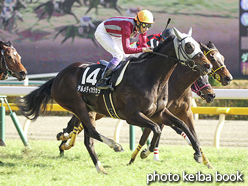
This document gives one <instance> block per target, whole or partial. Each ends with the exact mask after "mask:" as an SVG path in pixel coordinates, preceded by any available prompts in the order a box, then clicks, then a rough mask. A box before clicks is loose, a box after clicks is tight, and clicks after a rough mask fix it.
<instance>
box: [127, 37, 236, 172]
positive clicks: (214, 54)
mask: <svg viewBox="0 0 248 186" xmlns="http://www.w3.org/2000/svg"><path fill="white" fill-rule="evenodd" d="M201 48H202V50H203V51H204V53H205V55H207V56H208V59H209V60H210V62H211V63H212V64H213V72H214V73H218V74H212V76H213V77H214V78H217V81H219V82H221V83H222V85H223V86H226V85H228V84H230V83H231V81H232V79H233V78H232V75H231V74H230V72H229V71H228V69H227V68H226V66H225V64H224V57H223V56H222V55H221V54H220V53H219V51H218V50H217V48H216V47H215V46H214V44H213V43H212V42H209V43H208V44H207V45H204V44H201ZM179 74H180V73H179ZM191 74H192V73H191ZM188 75H189V74H188ZM179 76H180V75H179ZM179 76H178V75H176V74H172V76H171V78H180V77H179ZM191 84H192V83H191ZM191 84H190V83H189V82H184V83H183V84H181V86H180V89H176V87H175V86H174V84H169V90H171V92H172V94H169V100H171V102H170V101H169V102H168V104H167V107H168V109H169V111H171V112H172V113H173V114H174V115H175V116H177V117H178V118H179V119H181V120H183V121H184V122H185V123H186V124H187V126H188V127H189V129H190V131H191V132H192V134H193V135H194V137H195V138H196V139H197V135H196V132H195V129H194V120H193V113H192V111H191V98H192V93H191V91H190V85H191ZM170 86H171V87H173V88H170ZM163 127H164V125H162V128H163ZM172 128H173V129H174V130H175V131H176V132H177V133H178V134H180V135H182V136H183V137H184V139H185V140H186V141H187V142H188V143H189V144H190V145H191V143H190V141H189V140H188V138H187V135H186V134H185V133H184V132H183V131H182V130H180V129H178V128H176V127H174V126H173V127H172ZM150 132H151V131H150V130H149V129H147V128H146V129H145V130H144V132H143V134H142V137H141V139H140V142H139V146H138V147H137V149H136V150H135V151H134V153H133V154H132V156H131V160H130V163H132V162H133V161H134V160H135V158H136V156H137V154H138V152H139V150H140V149H141V147H142V146H143V145H144V144H145V142H146V140H147V138H148V136H149V134H150ZM157 146H158V143H157V145H156V147H157ZM150 153H151V152H150V151H149V149H148V150H147V149H145V150H143V151H142V152H141V158H146V157H147V156H148V155H149V154H150ZM201 153H202V155H203V163H204V164H205V165H206V166H207V167H208V168H213V167H212V165H211V164H210V162H209V160H208V159H207V157H206V156H205V154H204V153H203V150H202V149H201Z"/></svg>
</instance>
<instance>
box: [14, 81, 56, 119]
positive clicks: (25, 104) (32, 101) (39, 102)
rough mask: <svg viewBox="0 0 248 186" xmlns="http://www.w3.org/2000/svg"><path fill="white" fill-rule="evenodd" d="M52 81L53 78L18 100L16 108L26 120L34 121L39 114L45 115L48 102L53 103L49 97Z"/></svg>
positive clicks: (50, 96)
mask: <svg viewBox="0 0 248 186" xmlns="http://www.w3.org/2000/svg"><path fill="white" fill-rule="evenodd" d="M53 81H54V78H53V79H50V80H49V81H47V82H46V83H44V84H43V85H41V86H40V87H39V88H37V89H36V90H34V91H32V92H31V93H29V94H28V95H26V96H24V97H23V98H19V99H18V101H17V106H18V107H19V109H20V111H21V113H22V114H23V115H24V116H25V117H26V118H28V119H30V120H33V121H35V120H36V119H37V118H38V116H39V115H40V114H45V113H46V107H47V104H48V103H49V101H51V102H52V101H53V98H52V95H51V87H52V84H53Z"/></svg>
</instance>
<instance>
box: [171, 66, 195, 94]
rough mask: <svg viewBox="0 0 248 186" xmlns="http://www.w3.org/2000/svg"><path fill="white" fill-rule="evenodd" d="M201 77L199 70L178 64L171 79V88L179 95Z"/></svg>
mask: <svg viewBox="0 0 248 186" xmlns="http://www.w3.org/2000/svg"><path fill="white" fill-rule="evenodd" d="M199 77H200V74H199V72H197V71H193V70H191V69H190V68H189V67H187V66H182V65H177V67H176V69H175V70H174V71H173V73H172V75H171V77H170V79H169V86H170V89H173V90H174V91H173V92H175V93H176V94H177V95H182V94H183V93H184V92H185V91H186V90H187V89H188V88H190V87H191V85H192V84H193V83H194V82H195V81H196V80H197V79H198V78H199Z"/></svg>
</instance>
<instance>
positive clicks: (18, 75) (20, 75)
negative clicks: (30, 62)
mask: <svg viewBox="0 0 248 186" xmlns="http://www.w3.org/2000/svg"><path fill="white" fill-rule="evenodd" d="M12 76H14V77H16V79H17V80H18V81H23V80H25V79H26V76H27V73H26V72H24V71H22V72H19V73H13V74H12Z"/></svg>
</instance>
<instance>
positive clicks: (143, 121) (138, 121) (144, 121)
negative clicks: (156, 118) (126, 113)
mask: <svg viewBox="0 0 248 186" xmlns="http://www.w3.org/2000/svg"><path fill="white" fill-rule="evenodd" d="M130 115H132V117H131V118H128V119H127V122H128V123H129V124H132V125H136V126H139V127H145V128H149V129H151V130H152V131H153V133H154V135H153V138H152V142H151V144H150V146H149V150H148V151H142V152H141V154H140V156H141V157H143V156H148V155H149V154H150V153H151V152H153V151H154V148H155V144H156V143H157V140H158V138H159V136H160V135H161V129H160V127H159V125H158V124H156V123H154V122H153V121H152V120H150V119H149V118H148V117H147V116H146V115H144V114H143V113H142V112H140V111H137V112H135V113H133V114H132V113H130ZM149 133H150V131H149ZM148 136H149V134H148V133H147V135H145V137H144V138H143V139H142V140H141V141H142V142H141V145H144V144H145V142H146V141H147V138H148ZM139 150H140V149H138V150H137V151H136V152H134V154H133V159H135V156H136V155H137V154H138V151H139ZM133 161H134V160H133ZM130 162H131V163H132V157H131V161H130Z"/></svg>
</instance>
